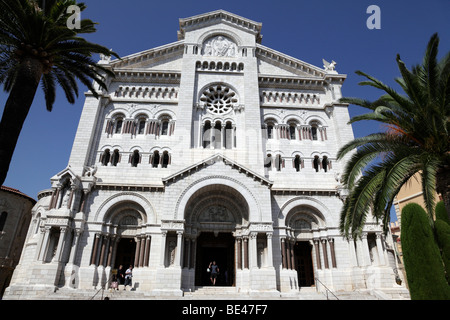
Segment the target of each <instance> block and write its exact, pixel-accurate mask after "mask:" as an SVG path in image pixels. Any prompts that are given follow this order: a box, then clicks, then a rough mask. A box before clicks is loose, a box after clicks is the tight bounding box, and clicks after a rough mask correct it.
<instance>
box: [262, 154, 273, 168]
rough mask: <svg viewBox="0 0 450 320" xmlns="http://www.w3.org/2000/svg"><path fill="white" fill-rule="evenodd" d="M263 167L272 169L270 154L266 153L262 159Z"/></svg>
mask: <svg viewBox="0 0 450 320" xmlns="http://www.w3.org/2000/svg"><path fill="white" fill-rule="evenodd" d="M264 168H267V170H269V171H270V170H272V155H271V154H268V155H267V157H266V159H264Z"/></svg>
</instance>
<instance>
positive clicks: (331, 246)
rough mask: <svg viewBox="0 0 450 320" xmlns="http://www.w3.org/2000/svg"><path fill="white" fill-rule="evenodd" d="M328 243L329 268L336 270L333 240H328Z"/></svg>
mask: <svg viewBox="0 0 450 320" xmlns="http://www.w3.org/2000/svg"><path fill="white" fill-rule="evenodd" d="M328 243H329V244H330V251H331V266H332V267H333V268H336V252H335V251H334V239H333V238H330V239H328Z"/></svg>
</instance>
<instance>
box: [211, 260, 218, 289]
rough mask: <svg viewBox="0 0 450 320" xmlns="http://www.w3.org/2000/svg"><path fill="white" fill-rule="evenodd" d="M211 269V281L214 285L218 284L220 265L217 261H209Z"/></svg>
mask: <svg viewBox="0 0 450 320" xmlns="http://www.w3.org/2000/svg"><path fill="white" fill-rule="evenodd" d="M209 269H210V270H211V277H210V279H211V283H212V285H213V286H215V285H216V280H217V276H218V275H219V266H218V265H217V264H216V262H215V261H213V262H210V263H209Z"/></svg>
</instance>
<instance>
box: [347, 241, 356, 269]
mask: <svg viewBox="0 0 450 320" xmlns="http://www.w3.org/2000/svg"><path fill="white" fill-rule="evenodd" d="M348 249H349V252H350V259H351V262H352V265H353V266H354V267H356V266H358V257H357V255H356V249H355V241H354V240H353V238H350V239H349V240H348Z"/></svg>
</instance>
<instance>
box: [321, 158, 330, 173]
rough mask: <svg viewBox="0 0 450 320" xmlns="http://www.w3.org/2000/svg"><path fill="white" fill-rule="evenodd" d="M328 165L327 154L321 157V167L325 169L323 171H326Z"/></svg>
mask: <svg viewBox="0 0 450 320" xmlns="http://www.w3.org/2000/svg"><path fill="white" fill-rule="evenodd" d="M328 165H329V161H328V157H327V156H324V157H323V159H322V168H323V171H325V172H327V171H328V168H329V166H328Z"/></svg>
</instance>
